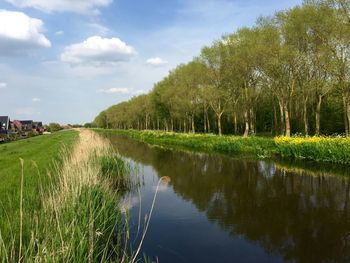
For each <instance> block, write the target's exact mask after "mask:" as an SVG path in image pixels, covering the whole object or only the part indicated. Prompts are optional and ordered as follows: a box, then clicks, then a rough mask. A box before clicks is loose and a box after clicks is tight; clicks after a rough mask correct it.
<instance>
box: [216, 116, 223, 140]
mask: <svg viewBox="0 0 350 263" xmlns="http://www.w3.org/2000/svg"><path fill="white" fill-rule="evenodd" d="M216 116H217V119H218V134H219V136H221V135H222V130H221V116H222V113H220V114H217V115H216Z"/></svg>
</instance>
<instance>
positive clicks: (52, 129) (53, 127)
mask: <svg viewBox="0 0 350 263" xmlns="http://www.w3.org/2000/svg"><path fill="white" fill-rule="evenodd" d="M45 130H46V131H48V132H56V131H60V130H62V127H61V125H60V124H58V123H50V124H49V125H46V126H45Z"/></svg>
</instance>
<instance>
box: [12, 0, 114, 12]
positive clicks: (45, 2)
mask: <svg viewBox="0 0 350 263" xmlns="http://www.w3.org/2000/svg"><path fill="white" fill-rule="evenodd" d="M6 1H7V2H9V3H11V4H13V5H15V6H17V7H21V8H25V7H32V8H35V9H38V10H41V11H44V12H48V13H50V12H55V11H57V12H65V11H68V12H74V13H80V14H99V11H98V8H101V7H106V6H108V5H109V4H111V3H112V1H113V0H6Z"/></svg>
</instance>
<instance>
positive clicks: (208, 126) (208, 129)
mask: <svg viewBox="0 0 350 263" xmlns="http://www.w3.org/2000/svg"><path fill="white" fill-rule="evenodd" d="M207 131H208V133H211V129H210V119H209V115H208V112H207Z"/></svg>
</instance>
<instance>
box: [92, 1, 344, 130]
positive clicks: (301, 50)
mask: <svg viewBox="0 0 350 263" xmlns="http://www.w3.org/2000/svg"><path fill="white" fill-rule="evenodd" d="M349 55H350V4H349V1H347V0H313V1H311V0H305V1H304V2H303V4H302V5H301V6H296V7H294V8H292V9H289V10H285V11H280V12H277V13H276V14H275V15H274V16H271V17H261V18H259V19H258V20H257V22H256V24H255V25H254V26H253V27H251V28H247V27H245V28H240V29H239V30H237V31H236V32H234V33H232V34H227V35H224V36H223V37H222V38H221V39H219V40H217V41H215V42H214V43H213V44H212V45H211V46H207V47H204V48H203V49H202V51H201V53H200V55H199V56H198V57H196V58H194V59H193V61H191V62H189V63H187V64H181V65H179V66H178V67H176V68H175V69H174V70H172V71H171V72H170V73H169V75H168V76H167V77H165V78H164V79H163V80H162V81H160V82H159V83H157V84H155V86H154V88H153V90H152V91H151V92H150V93H148V94H146V95H141V96H137V97H134V98H132V99H131V100H130V101H127V102H123V103H120V104H118V105H115V106H112V107H110V108H109V109H107V110H105V111H103V112H101V113H100V114H99V115H98V116H97V117H96V119H95V121H94V125H95V126H97V127H100V128H115V129H130V128H133V129H139V130H143V129H145V130H147V129H152V130H166V131H177V132H193V133H195V132H201V133H212V132H216V133H218V134H219V135H221V134H235V135H238V134H242V135H244V136H248V135H249V134H256V133H264V134H272V135H283V136H290V135H291V134H295V133H302V134H303V135H320V134H323V135H334V134H344V135H347V136H349V134H350V88H349V85H350V71H349V68H350V67H349V61H350V60H349Z"/></svg>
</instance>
